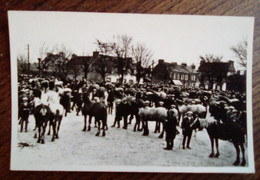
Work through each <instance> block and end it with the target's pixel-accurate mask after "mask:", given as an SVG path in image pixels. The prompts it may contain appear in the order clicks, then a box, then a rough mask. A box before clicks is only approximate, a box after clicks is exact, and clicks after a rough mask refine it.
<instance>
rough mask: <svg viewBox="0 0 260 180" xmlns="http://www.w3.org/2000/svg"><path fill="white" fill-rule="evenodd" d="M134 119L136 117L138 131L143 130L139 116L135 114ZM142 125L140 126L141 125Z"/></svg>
mask: <svg viewBox="0 0 260 180" xmlns="http://www.w3.org/2000/svg"><path fill="white" fill-rule="evenodd" d="M136 119H138V125H137V126H138V131H142V130H143V123H141V120H140V118H139V116H138V115H137V116H136ZM141 126H142V127H141Z"/></svg>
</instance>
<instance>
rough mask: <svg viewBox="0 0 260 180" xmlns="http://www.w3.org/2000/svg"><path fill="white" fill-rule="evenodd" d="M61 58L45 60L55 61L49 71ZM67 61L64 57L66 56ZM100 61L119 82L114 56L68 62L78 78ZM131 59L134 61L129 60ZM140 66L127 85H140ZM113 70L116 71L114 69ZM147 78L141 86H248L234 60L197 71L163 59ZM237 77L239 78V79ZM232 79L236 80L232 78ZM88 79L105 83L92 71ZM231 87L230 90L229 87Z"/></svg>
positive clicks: (132, 71)
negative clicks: (90, 65)
mask: <svg viewBox="0 0 260 180" xmlns="http://www.w3.org/2000/svg"><path fill="white" fill-rule="evenodd" d="M59 56H60V57H62V56H64V54H57V55H53V54H48V55H47V56H46V58H45V59H43V60H42V61H55V62H53V63H50V64H52V67H49V68H48V71H51V72H54V71H57V70H55V63H59V61H57V59H59ZM63 58H64V57H63ZM100 58H107V60H106V63H107V64H109V63H110V69H106V81H110V82H114V83H116V82H119V79H120V77H119V75H118V73H117V72H116V70H115V68H113V66H111V63H115V62H114V61H113V58H114V57H111V56H106V55H102V54H100V53H99V52H97V51H94V52H93V55H92V56H77V55H75V54H73V55H72V56H71V59H70V60H68V63H67V67H68V69H70V70H73V68H74V70H75V67H78V68H76V71H78V72H77V76H78V78H81V77H83V76H85V75H86V73H85V72H84V66H85V65H86V64H90V63H91V62H95V61H97V60H98V59H100ZM128 60H131V58H128ZM135 65H136V64H132V68H130V70H129V71H128V72H127V74H126V75H125V76H124V80H123V83H129V84H134V83H136V82H137V81H136V76H135V74H136V71H137V70H136V66H135ZM111 67H112V68H111ZM143 71H144V73H143V77H142V78H141V80H140V83H145V82H150V83H157V84H158V83H160V84H172V85H174V86H178V87H181V88H189V87H199V86H203V87H206V88H209V89H212V88H215V89H226V88H229V89H232V87H233V86H235V84H240V85H241V84H243V85H245V74H243V75H240V72H238V73H237V72H236V71H235V68H234V61H231V60H230V61H228V62H205V61H201V63H200V65H199V67H198V68H197V69H196V66H195V65H194V64H192V65H187V64H186V63H181V64H178V63H177V62H171V63H169V62H165V61H164V60H163V59H160V60H158V64H157V65H156V66H155V67H148V68H144V69H143ZM68 75H69V76H71V77H72V74H71V73H69V74H68ZM235 75H236V76H235ZM233 76H234V77H236V81H239V82H236V83H234V82H233V85H230V84H232V82H230V83H229V79H232V78H233V81H234V77H233ZM229 77H232V78H229ZM87 78H88V80H92V81H102V80H103V77H102V75H101V74H100V72H98V71H96V70H93V69H92V70H91V71H89V72H88V73H87ZM228 86H229V87H228Z"/></svg>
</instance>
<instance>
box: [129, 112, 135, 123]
mask: <svg viewBox="0 0 260 180" xmlns="http://www.w3.org/2000/svg"><path fill="white" fill-rule="evenodd" d="M133 118H134V115H133V114H131V115H130V118H129V122H128V124H131V123H132V119H133Z"/></svg>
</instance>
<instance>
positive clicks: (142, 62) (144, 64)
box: [132, 43, 152, 83]
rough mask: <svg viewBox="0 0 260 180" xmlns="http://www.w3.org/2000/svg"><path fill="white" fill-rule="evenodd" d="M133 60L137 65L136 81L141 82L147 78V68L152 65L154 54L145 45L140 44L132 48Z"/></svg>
mask: <svg viewBox="0 0 260 180" xmlns="http://www.w3.org/2000/svg"><path fill="white" fill-rule="evenodd" d="M132 55H133V60H134V62H135V63H136V74H135V75H136V79H137V82H138V83H139V82H140V79H141V78H142V77H144V76H145V68H148V67H149V66H151V64H152V53H151V50H149V49H148V48H147V47H145V45H144V44H140V43H138V44H137V45H136V46H135V47H134V46H132Z"/></svg>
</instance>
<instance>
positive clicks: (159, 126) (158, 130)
mask: <svg viewBox="0 0 260 180" xmlns="http://www.w3.org/2000/svg"><path fill="white" fill-rule="evenodd" d="M160 131H161V123H160V122H158V129H157V132H158V133H160Z"/></svg>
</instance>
